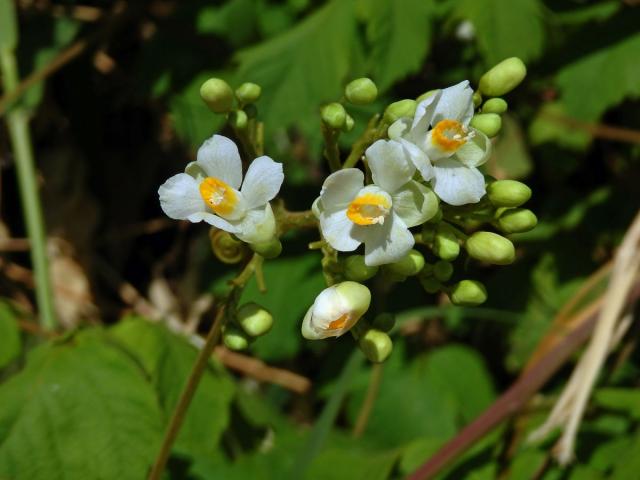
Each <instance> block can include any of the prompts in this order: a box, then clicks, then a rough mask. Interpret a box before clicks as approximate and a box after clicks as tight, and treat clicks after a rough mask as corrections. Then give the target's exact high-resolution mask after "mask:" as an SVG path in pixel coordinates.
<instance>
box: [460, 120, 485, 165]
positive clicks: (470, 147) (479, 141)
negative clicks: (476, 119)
mask: <svg viewBox="0 0 640 480" xmlns="http://www.w3.org/2000/svg"><path fill="white" fill-rule="evenodd" d="M471 130H472V131H473V132H474V136H473V138H472V139H471V140H469V141H468V142H466V143H465V144H464V145H462V146H461V147H460V148H459V149H458V150H457V151H456V155H455V158H456V159H458V160H459V161H460V162H462V163H463V164H465V165H466V166H467V167H479V166H480V165H482V164H483V163H485V162H486V161H487V160H488V159H489V156H490V155H491V140H489V137H487V136H486V135H485V134H484V133H482V132H481V131H480V130H476V129H474V128H472V129H471Z"/></svg>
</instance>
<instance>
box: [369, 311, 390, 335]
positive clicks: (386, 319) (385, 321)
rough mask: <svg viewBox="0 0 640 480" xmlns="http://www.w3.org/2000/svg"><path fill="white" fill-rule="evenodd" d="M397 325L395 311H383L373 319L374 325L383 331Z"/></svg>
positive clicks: (387, 330) (388, 330)
mask: <svg viewBox="0 0 640 480" xmlns="http://www.w3.org/2000/svg"><path fill="white" fill-rule="evenodd" d="M395 326H396V316H395V315H394V314H393V313H381V314H379V315H378V316H376V318H375V319H374V320H373V327H374V328H377V329H378V330H382V331H383V332H390V331H391V330H392V329H393V327H395Z"/></svg>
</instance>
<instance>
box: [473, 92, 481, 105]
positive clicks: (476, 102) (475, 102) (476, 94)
mask: <svg viewBox="0 0 640 480" xmlns="http://www.w3.org/2000/svg"><path fill="white" fill-rule="evenodd" d="M481 103H482V95H480V92H473V106H474V107H479V106H480V104H481Z"/></svg>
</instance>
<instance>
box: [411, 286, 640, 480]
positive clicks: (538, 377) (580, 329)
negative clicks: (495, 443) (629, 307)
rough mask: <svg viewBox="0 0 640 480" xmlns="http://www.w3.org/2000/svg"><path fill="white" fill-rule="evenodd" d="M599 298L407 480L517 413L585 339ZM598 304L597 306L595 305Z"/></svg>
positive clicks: (430, 473)
mask: <svg viewBox="0 0 640 480" xmlns="http://www.w3.org/2000/svg"><path fill="white" fill-rule="evenodd" d="M639 297H640V284H636V285H635V287H634V289H633V291H632V293H631V294H630V295H629V299H628V301H629V302H634V301H636V300H637V299H638V298H639ZM601 302H602V300H601V299H599V300H596V301H595V302H593V303H592V304H591V305H589V306H588V307H586V308H585V309H583V310H582V311H581V312H579V313H578V314H577V315H576V316H575V317H574V318H575V321H572V322H570V324H571V325H572V327H571V331H570V332H568V333H567V335H566V336H564V337H563V338H562V339H561V340H560V341H559V342H558V343H557V344H556V345H554V346H553V348H551V349H550V350H549V352H548V353H547V354H546V355H545V356H544V357H543V358H541V359H540V360H539V361H538V363H537V364H536V365H535V366H534V367H533V368H531V370H529V371H528V372H527V373H526V374H525V375H523V376H521V377H519V378H518V380H516V382H515V383H514V384H513V385H512V386H511V387H509V389H508V390H507V391H506V392H505V393H503V394H502V395H501V396H500V398H498V400H496V401H495V402H494V403H493V404H492V405H491V406H490V407H489V408H488V409H487V410H485V411H484V412H483V413H482V414H481V415H480V416H479V417H478V418H476V419H475V420H474V421H473V422H471V423H470V424H469V425H467V426H466V427H465V428H463V429H462V431H461V432H460V433H459V434H458V435H456V437H454V438H453V439H452V440H451V441H449V442H447V443H446V444H445V445H444V446H443V447H442V448H441V449H440V450H439V451H438V452H436V454H435V455H433V456H432V457H431V458H430V459H428V460H427V461H426V462H425V463H424V464H423V465H422V466H420V467H419V468H418V469H417V470H416V471H415V472H414V473H413V474H411V476H410V477H409V480H424V479H428V478H433V477H434V476H435V475H436V474H437V473H438V472H440V471H441V470H442V469H443V468H445V467H446V466H447V465H449V464H450V463H451V462H453V461H454V460H455V459H456V458H458V456H460V455H461V454H462V453H464V452H465V451H466V450H467V449H468V448H470V447H471V446H472V445H473V444H474V443H475V442H476V441H477V440H479V439H480V438H482V437H483V436H484V435H486V434H487V433H488V432H490V431H491V430H492V429H493V428H495V427H496V426H497V425H499V424H500V423H502V422H503V421H504V420H506V419H508V418H510V417H511V416H512V415H514V414H516V413H518V412H519V411H520V409H521V408H522V407H523V406H524V405H525V403H526V402H527V401H528V400H529V399H530V398H531V396H532V395H533V394H534V393H535V392H537V391H538V390H539V389H540V388H541V387H542V386H543V385H544V384H545V383H546V382H547V381H548V380H549V379H550V378H551V377H552V376H553V374H554V373H555V372H557V371H558V369H559V368H560V367H561V366H562V365H563V364H564V363H565V362H566V361H567V360H568V359H569V358H570V357H571V355H572V354H573V352H575V351H576V350H577V349H578V348H579V347H580V346H581V345H582V344H583V343H584V342H585V341H586V340H587V339H588V338H589V335H590V334H591V331H592V330H593V328H594V325H595V323H596V319H597V315H598V310H599V309H600V308H601ZM594 305H598V308H594Z"/></svg>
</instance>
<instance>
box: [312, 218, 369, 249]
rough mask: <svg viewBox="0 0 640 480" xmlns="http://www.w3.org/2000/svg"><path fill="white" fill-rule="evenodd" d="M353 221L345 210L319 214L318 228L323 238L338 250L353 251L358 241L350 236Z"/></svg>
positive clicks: (358, 243)
mask: <svg viewBox="0 0 640 480" xmlns="http://www.w3.org/2000/svg"><path fill="white" fill-rule="evenodd" d="M352 229H353V222H352V221H351V220H349V218H348V217H347V212H346V210H338V211H337V212H332V213H326V212H323V213H322V214H320V230H322V235H323V236H324V238H325V240H326V241H327V242H329V245H331V246H332V247H333V248H335V249H336V250H338V251H339V252H353V251H354V250H355V249H356V248H358V247H359V246H360V242H359V241H358V240H356V239H354V238H353V237H352V234H351V231H352Z"/></svg>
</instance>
